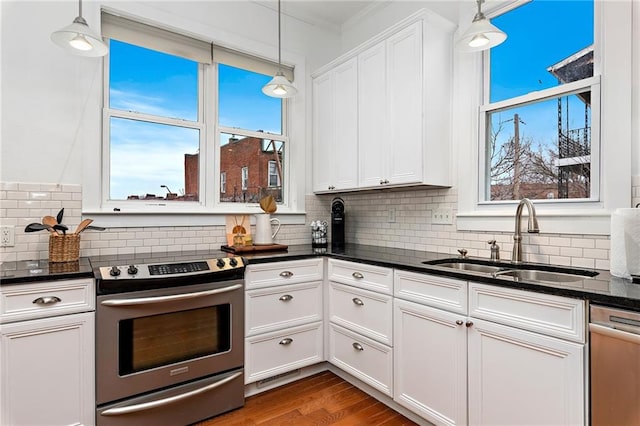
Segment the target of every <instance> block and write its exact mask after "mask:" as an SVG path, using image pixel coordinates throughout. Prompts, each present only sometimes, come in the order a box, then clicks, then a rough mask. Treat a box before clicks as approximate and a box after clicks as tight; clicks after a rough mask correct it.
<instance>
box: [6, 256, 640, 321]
mask: <svg viewBox="0 0 640 426" xmlns="http://www.w3.org/2000/svg"><path fill="white" fill-rule="evenodd" d="M225 256H231V255H230V254H229V253H225V252H223V251H221V250H211V251H194V252H181V253H158V254H145V255H137V256H135V257H133V258H132V256H131V255H122V256H101V257H94V258H91V261H90V262H89V259H87V258H81V259H80V261H79V262H76V263H74V264H62V263H61V264H55V263H49V262H47V261H46V260H40V261H22V262H5V263H3V264H0V283H1V284H2V285H9V284H18V283H24V282H33V281H39V280H51V279H55V280H58V279H72V278H81V277H90V276H93V272H92V267H93V268H96V267H99V266H108V265H113V264H123V263H129V262H135V263H151V262H158V263H161V262H170V261H180V260H187V259H197V258H200V259H203V258H217V257H225ZM316 256H328V257H331V258H335V259H342V260H347V261H351V262H360V263H368V264H372V265H377V266H384V267H389V268H398V269H404V270H409V271H414V272H423V273H430V274H434V275H441V276H446V277H451V278H458V279H464V280H469V281H474V282H480V283H486V284H492V285H499V286H504V287H510V288H516V289H522V290H531V291H537V292H542V293H548V294H555V295H559V296H567V297H574V298H580V299H584V300H588V301H590V302H592V303H596V304H605V305H610V306H617V307H621V308H627V309H634V310H638V311H640V284H637V283H633V282H632V281H630V280H625V279H622V278H617V277H614V276H612V275H611V274H610V273H609V271H605V270H596V271H595V272H598V275H597V276H595V277H593V278H588V277H585V279H583V280H578V281H572V282H563V283H547V282H539V281H538V282H535V281H516V280H515V279H514V278H512V277H507V276H500V277H497V278H493V277H491V276H490V275H488V274H481V273H474V272H468V271H458V270H452V269H450V268H444V267H440V266H437V265H426V264H424V263H422V262H425V261H433V260H439V259H446V258H453V257H455V256H453V255H450V254H443V253H433V252H422V251H415V250H405V249H398V248H391V247H376V246H364V245H357V244H348V245H347V246H346V247H344V248H342V249H332V248H331V247H329V248H327V249H315V248H312V247H311V246H310V245H291V246H289V248H288V250H287V251H281V252H254V253H247V254H245V253H243V257H244V258H245V259H246V260H247V263H248V264H258V263H266V262H274V261H286V260H298V259H305V258H309V257H316ZM132 259H133V260H132ZM470 259H479V258H473V257H471V258H470ZM484 260H486V259H484ZM506 263H508V262H506ZM526 265H532V266H535V264H526ZM545 266H549V265H545Z"/></svg>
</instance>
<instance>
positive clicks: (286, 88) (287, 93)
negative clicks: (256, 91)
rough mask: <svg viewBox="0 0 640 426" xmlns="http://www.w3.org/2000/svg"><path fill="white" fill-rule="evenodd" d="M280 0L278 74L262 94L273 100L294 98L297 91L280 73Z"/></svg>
mask: <svg viewBox="0 0 640 426" xmlns="http://www.w3.org/2000/svg"><path fill="white" fill-rule="evenodd" d="M281 16H282V15H281V13H280V0H278V72H277V73H276V75H275V76H274V77H273V78H272V79H271V81H270V82H268V83H267V84H265V85H264V87H263V88H262V93H264V94H265V95H267V96H271V97H274V98H291V97H293V96H295V94H296V93H297V92H298V89H296V88H295V86H294V85H293V83H291V82H290V81H289V80H288V79H287V77H285V76H284V73H283V72H282V43H281V31H280V19H281Z"/></svg>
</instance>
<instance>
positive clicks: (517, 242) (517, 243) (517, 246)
mask: <svg viewBox="0 0 640 426" xmlns="http://www.w3.org/2000/svg"><path fill="white" fill-rule="evenodd" d="M524 206H527V210H528V211H529V222H528V223H527V232H529V233H532V234H537V233H538V232H540V228H538V219H537V218H536V209H535V208H534V207H533V203H532V202H531V200H529V199H528V198H523V199H522V200H520V204H518V208H517V209H516V231H515V233H514V234H513V254H512V255H511V261H512V262H514V263H520V262H522V232H521V230H520V219H521V217H522V208H523V207H524Z"/></svg>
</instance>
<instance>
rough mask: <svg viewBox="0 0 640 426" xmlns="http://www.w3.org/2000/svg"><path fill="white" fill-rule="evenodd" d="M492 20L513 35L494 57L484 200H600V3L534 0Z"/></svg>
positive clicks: (484, 121)
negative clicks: (596, 126) (597, 37)
mask: <svg viewBox="0 0 640 426" xmlns="http://www.w3.org/2000/svg"><path fill="white" fill-rule="evenodd" d="M492 21H493V23H494V24H495V25H496V26H498V27H499V28H501V29H503V30H504V31H505V32H506V33H507V34H508V38H507V40H506V41H505V42H504V43H503V44H501V45H499V46H497V47H495V48H493V49H491V51H490V53H489V54H488V55H487V56H488V57H489V65H488V67H486V68H485V69H486V70H487V71H488V73H489V78H486V79H485V82H486V84H485V95H484V98H485V102H484V105H483V106H482V107H481V114H482V117H481V128H482V129H484V131H485V133H484V135H481V139H483V140H484V149H483V150H482V152H484V161H483V163H482V164H481V166H480V173H481V179H480V180H481V182H482V185H481V188H480V197H479V199H480V200H481V201H484V202H495V201H511V200H519V199H521V198H523V197H527V198H530V199H534V200H549V199H553V200H558V199H559V200H567V199H569V200H597V199H598V196H599V185H598V182H599V175H598V171H599V167H598V164H599V134H598V133H597V132H593V131H592V126H593V125H594V121H595V122H597V121H598V120H599V113H598V112H599V104H598V103H599V99H600V96H599V95H600V80H599V77H598V76H595V77H594V3H593V1H586V0H580V1H541V0H532V1H529V2H526V3H524V4H522V3H520V5H519V6H518V7H516V8H514V9H512V10H509V11H508V12H506V13H504V14H502V15H500V16H498V17H496V18H494V19H493V20H492ZM596 124H597V123H596Z"/></svg>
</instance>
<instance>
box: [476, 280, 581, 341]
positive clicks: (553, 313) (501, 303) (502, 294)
mask: <svg viewBox="0 0 640 426" xmlns="http://www.w3.org/2000/svg"><path fill="white" fill-rule="evenodd" d="M469 315H470V316H472V317H475V318H482V319H485V320H487V321H493V322H497V323H500V324H505V325H510V326H513V327H517V328H520V329H523V330H529V331H534V332H537V333H541V334H545V335H547V336H554V337H559V338H561V339H567V340H572V341H574V342H579V343H584V342H585V328H586V317H585V307H584V301H583V300H578V299H571V298H568V297H561V296H553V295H549V294H543V293H536V292H530V291H524V290H517V289H511V288H503V287H496V286H489V285H483V284H478V283H469Z"/></svg>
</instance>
